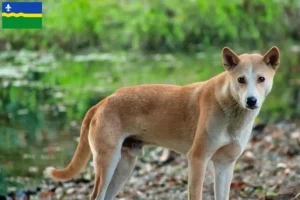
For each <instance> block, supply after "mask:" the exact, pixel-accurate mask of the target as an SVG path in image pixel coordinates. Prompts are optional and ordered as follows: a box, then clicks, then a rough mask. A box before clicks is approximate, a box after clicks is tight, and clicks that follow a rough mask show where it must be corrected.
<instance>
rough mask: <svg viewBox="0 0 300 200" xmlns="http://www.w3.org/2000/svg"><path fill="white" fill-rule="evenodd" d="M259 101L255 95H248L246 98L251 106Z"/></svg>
mask: <svg viewBox="0 0 300 200" xmlns="http://www.w3.org/2000/svg"><path fill="white" fill-rule="evenodd" d="M256 102H257V99H256V98H255V97H248V98H247V100H246V103H247V105H248V106H249V107H254V106H255V104H256Z"/></svg>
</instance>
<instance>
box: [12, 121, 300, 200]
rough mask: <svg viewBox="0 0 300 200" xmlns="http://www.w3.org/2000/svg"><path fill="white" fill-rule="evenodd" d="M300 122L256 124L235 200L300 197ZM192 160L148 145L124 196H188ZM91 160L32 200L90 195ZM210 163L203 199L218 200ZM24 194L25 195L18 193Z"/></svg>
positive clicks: (132, 199) (237, 175) (153, 199)
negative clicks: (74, 175) (75, 175)
mask: <svg viewBox="0 0 300 200" xmlns="http://www.w3.org/2000/svg"><path fill="white" fill-rule="evenodd" d="M299 152H300V123H299V122H280V123H276V124H270V125H265V124H257V125H256V126H255V127H254V129H253V133H252V139H251V141H250V142H249V144H248V146H247V148H246V150H245V152H244V153H243V154H242V156H241V157H240V159H239V160H238V162H237V164H236V166H235V172H234V177H233V181H232V184H231V192H230V199H231V200H241V199H264V200H289V199H294V200H296V199H300V181H299V180H300V164H299V163H300V154H299ZM187 173H188V164H187V159H186V157H185V156H183V155H179V154H176V153H174V152H171V151H169V150H166V149H162V148H153V149H148V150H147V152H146V156H144V157H142V158H140V159H139V160H138V163H137V165H136V168H135V170H134V172H133V174H132V176H131V178H130V179H129V181H128V182H127V184H126V185H125V187H124V188H123V190H122V191H121V192H120V194H119V195H118V198H117V199H119V200H144V199H147V200H164V199H168V200H181V199H187V185H188V184H187V180H188V174H187ZM93 174H94V173H93V168H92V164H91V163H90V165H89V166H88V167H87V168H86V170H85V171H84V173H82V174H81V175H80V177H78V178H76V179H74V180H72V181H68V182H64V183H57V182H53V181H51V180H48V179H45V180H44V182H43V184H41V186H40V188H39V192H37V193H36V194H32V195H31V199H47V200H48V199H88V197H89V194H90V193H91V190H92V187H93ZM213 174H214V172H213V168H212V164H211V163H210V164H209V166H208V168H207V171H206V178H205V184H204V199H205V200H210V199H213ZM18 195H19V196H20V194H18Z"/></svg>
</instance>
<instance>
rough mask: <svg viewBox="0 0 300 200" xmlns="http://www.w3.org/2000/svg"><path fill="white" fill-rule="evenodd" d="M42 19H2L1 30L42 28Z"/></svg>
mask: <svg viewBox="0 0 300 200" xmlns="http://www.w3.org/2000/svg"><path fill="white" fill-rule="evenodd" d="M42 23H43V19H42V18H41V17H40V18H36V17H35V18H30V17H3V16H2V28H8V29H18V28H34V29H38V28H42Z"/></svg>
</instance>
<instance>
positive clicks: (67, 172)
mask: <svg viewBox="0 0 300 200" xmlns="http://www.w3.org/2000/svg"><path fill="white" fill-rule="evenodd" d="M96 109H97V106H94V107H92V108H91V109H90V110H89V111H88V112H87V114H86V115H85V117H84V120H83V122H82V126H81V131H80V138H79V143H78V146H77V149H76V151H75V154H74V156H73V158H72V161H71V162H70V164H69V165H68V166H67V167H66V168H64V169H55V168H53V167H48V168H46V170H45V171H44V174H45V176H47V177H51V178H53V179H55V180H60V181H65V180H69V179H71V178H72V177H74V176H75V175H77V174H78V173H79V172H80V171H81V170H82V169H83V168H84V167H85V166H86V164H87V162H88V160H89V158H90V155H91V149H90V145H89V141H88V135H89V126H90V122H91V119H92V117H93V115H94V113H95V111H96Z"/></svg>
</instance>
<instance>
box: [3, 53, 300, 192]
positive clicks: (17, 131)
mask: <svg viewBox="0 0 300 200" xmlns="http://www.w3.org/2000/svg"><path fill="white" fill-rule="evenodd" d="M287 49H288V50H286V51H285V52H282V55H281V58H282V60H281V67H280V69H279V71H278V73H277V75H276V78H275V80H274V87H273V91H272V93H271V94H270V96H268V98H267V100H266V102H265V104H264V106H263V109H262V111H261V114H260V115H259V117H258V119H257V121H263V122H273V121H275V120H279V119H289V118H292V117H295V116H296V114H297V113H300V105H299V98H300V91H299V82H300V81H299V80H300V70H299V68H300V66H299V65H300V52H299V48H287ZM222 71H223V67H222V63H221V53H220V51H219V50H211V51H208V52H205V53H204V52H198V53H194V54H146V55H145V54H141V53H139V52H130V53H125V52H117V53H101V52H92V53H91V52H88V53H82V54H77V55H71V54H64V55H59V56H54V55H53V54H48V53H44V52H30V51H26V50H22V51H18V52H14V51H12V52H2V53H0V194H1V193H6V192H7V191H11V190H15V189H16V188H22V187H24V186H26V187H28V186H29V185H30V186H32V187H35V185H36V184H38V183H39V182H40V178H41V175H42V171H43V169H44V167H45V166H49V165H55V166H65V165H66V164H67V163H69V161H70V158H71V156H72V155H73V152H74V149H75V147H76V144H77V137H78V136H79V129H80V122H81V119H82V118H83V116H84V114H85V112H86V111H87V110H88V108H89V107H90V106H92V105H94V104H95V103H97V102H98V101H100V100H101V99H103V98H104V97H106V96H107V95H109V94H111V93H113V92H114V91H115V90H116V89H118V88H119V87H122V86H129V85H137V84H143V83H165V84H179V85H184V84H188V83H192V82H197V81H202V80H206V79H208V78H210V77H212V76H214V75H216V74H218V73H220V72H222ZM29 183H30V184H29Z"/></svg>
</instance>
